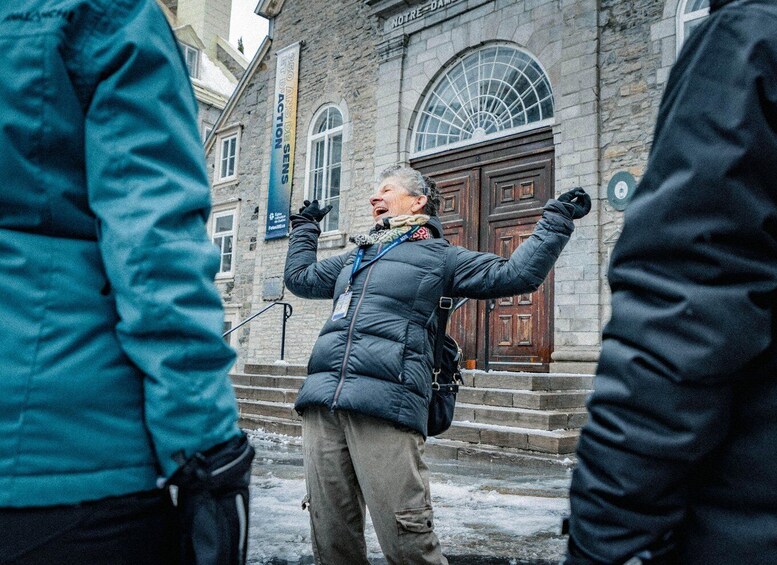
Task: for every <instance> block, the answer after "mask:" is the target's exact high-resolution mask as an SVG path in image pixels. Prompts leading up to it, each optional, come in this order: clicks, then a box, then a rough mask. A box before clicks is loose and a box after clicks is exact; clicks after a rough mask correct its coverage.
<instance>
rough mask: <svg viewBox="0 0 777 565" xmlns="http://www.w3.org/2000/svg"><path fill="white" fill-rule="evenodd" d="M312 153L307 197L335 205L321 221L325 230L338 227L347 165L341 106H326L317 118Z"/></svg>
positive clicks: (322, 228)
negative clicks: (345, 161)
mask: <svg viewBox="0 0 777 565" xmlns="http://www.w3.org/2000/svg"><path fill="white" fill-rule="evenodd" d="M308 155H309V159H308V163H309V165H308V182H307V198H308V199H309V200H313V199H317V200H318V201H319V203H320V205H321V207H322V208H323V207H324V206H326V205H328V204H331V205H332V211H331V212H329V214H327V215H326V216H324V220H323V221H322V222H321V231H325V232H326V231H334V230H337V229H338V227H339V225H340V177H341V173H342V168H343V166H342V164H343V115H342V114H341V113H340V110H339V109H338V108H337V106H327V107H325V108H322V109H321V110H319V112H318V113H317V114H316V116H315V117H314V118H313V127H312V128H311V131H310V137H309V140H308Z"/></svg>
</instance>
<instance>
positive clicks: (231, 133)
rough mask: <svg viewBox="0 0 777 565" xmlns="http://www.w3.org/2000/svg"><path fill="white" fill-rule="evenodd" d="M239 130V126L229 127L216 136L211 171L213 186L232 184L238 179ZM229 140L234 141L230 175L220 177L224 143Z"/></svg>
mask: <svg viewBox="0 0 777 565" xmlns="http://www.w3.org/2000/svg"><path fill="white" fill-rule="evenodd" d="M241 130H242V128H241V126H239V125H236V126H231V127H229V128H225V129H222V130H220V131H219V132H218V134H217V136H216V152H215V160H214V171H213V184H214V185H216V184H221V183H226V182H232V181H235V180H237V178H238V166H239V165H240V137H241ZM231 139H234V140H235V150H234V155H232V158H234V163H233V169H232V174H231V175H224V176H222V169H223V163H224V143H225V142H227V141H230V140H231Z"/></svg>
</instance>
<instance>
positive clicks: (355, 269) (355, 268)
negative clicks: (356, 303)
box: [348, 226, 420, 289]
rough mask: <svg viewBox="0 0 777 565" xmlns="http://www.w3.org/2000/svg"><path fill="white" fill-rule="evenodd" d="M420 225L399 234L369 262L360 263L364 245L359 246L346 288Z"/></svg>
mask: <svg viewBox="0 0 777 565" xmlns="http://www.w3.org/2000/svg"><path fill="white" fill-rule="evenodd" d="M419 227H420V226H414V227H413V229H411V230H410V231H406V232H405V233H403V234H402V235H400V236H399V237H398V238H397V239H395V240H394V241H392V242H391V243H390V244H389V245H387V246H386V247H385V248H383V250H382V251H381V252H380V253H378V254H377V255H376V256H375V257H373V258H372V259H371V260H370V261H369V263H365V264H364V265H362V259H364V247H360V248H359V251H357V252H356V258H355V259H354V260H353V268H352V269H351V278H350V280H349V281H348V288H349V289H350V288H351V285H352V284H353V280H354V279H355V278H356V275H357V274H358V273H359V272H360V271H363V270H364V269H366V268H367V267H369V266H370V265H372V264H373V263H374V262H375V261H377V260H378V259H380V258H381V257H383V256H384V255H385V254H386V253H388V252H389V251H391V250H392V249H394V248H395V247H396V246H397V245H400V244H402V243H405V242H406V241H407V240H408V239H410V238H411V237H413V234H414V233H415V232H417V231H418V228H419Z"/></svg>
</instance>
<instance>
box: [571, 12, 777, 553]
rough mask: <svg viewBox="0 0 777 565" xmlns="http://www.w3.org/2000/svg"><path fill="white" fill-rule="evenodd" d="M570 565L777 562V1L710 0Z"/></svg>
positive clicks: (616, 262) (648, 228) (637, 266)
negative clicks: (708, 11)
mask: <svg viewBox="0 0 777 565" xmlns="http://www.w3.org/2000/svg"><path fill="white" fill-rule="evenodd" d="M609 280H610V285H611V288H612V319H611V320H610V322H609V323H608V324H607V326H606V327H605V330H604V336H603V346H602V352H601V358H600V361H599V367H598V369H597V376H596V379H595V390H594V392H593V395H592V397H591V399H590V401H589V406H588V408H589V411H590V420H589V423H588V424H587V425H586V426H585V428H584V429H583V431H582V436H581V438H580V444H579V447H578V452H577V453H578V459H579V464H578V466H577V468H576V470H575V472H574V475H573V479H572V487H571V509H572V515H571V518H570V523H569V526H570V538H569V552H568V558H567V560H566V563H568V564H588V563H624V562H627V561H628V563H640V562H642V563H681V564H687V565H692V564H696V563H698V564H712V563H714V564H715V565H727V564H739V563H742V564H745V563H746V564H747V565H758V564H767V563H769V564H774V563H777V488H775V478H777V457H775V455H774V453H775V447H776V446H777V378H775V377H776V376H777V4H775V2H774V1H773V0H735V1H724V0H718V1H715V0H713V1H712V2H711V3H710V15H709V17H708V18H707V19H706V21H704V22H703V23H702V24H701V26H700V27H699V29H698V30H697V31H695V32H694V33H693V34H692V35H691V36H690V37H689V38H688V40H687V42H686V44H685V45H684V47H683V49H682V51H681V53H680V55H679V58H678V60H677V63H676V64H675V66H674V68H673V70H672V72H671V74H670V77H669V82H668V84H667V87H666V92H665V94H664V97H663V100H662V103H661V107H660V110H659V115H658V125H657V127H656V131H655V137H654V142H653V147H652V150H651V154H650V158H649V162H648V166H647V170H646V172H645V176H644V178H643V179H642V182H641V183H640V185H639V186H638V188H637V190H636V192H635V194H634V198H633V200H632V201H631V203H630V205H629V208H628V209H627V210H626V217H625V225H624V229H623V234H622V235H621V237H620V239H619V241H618V243H617V245H616V246H615V249H614V252H613V257H612V264H611V266H610V275H609Z"/></svg>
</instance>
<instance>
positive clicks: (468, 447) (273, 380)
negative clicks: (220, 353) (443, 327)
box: [232, 365, 593, 464]
mask: <svg viewBox="0 0 777 565" xmlns="http://www.w3.org/2000/svg"><path fill="white" fill-rule="evenodd" d="M305 374H306V368H305V367H304V366H300V365H246V366H245V367H244V370H243V371H242V372H241V373H235V374H233V375H232V382H233V383H234V388H235V395H236V396H237V398H238V403H239V406H240V425H241V426H242V427H244V428H246V429H262V430H265V431H268V432H272V433H280V434H284V435H290V436H299V435H301V433H302V426H301V418H300V416H299V414H297V412H296V411H295V410H294V401H295V400H296V398H297V390H298V389H299V387H300V385H301V384H302V383H303V382H304V380H305ZM463 379H464V386H462V387H461V389H460V392H459V396H458V400H457V403H456V411H455V413H454V422H453V425H452V426H451V428H450V429H449V430H448V431H447V432H445V433H444V434H442V435H440V436H438V437H436V438H430V441H429V446H430V450H431V452H432V453H436V454H437V455H438V456H439V455H441V454H444V456H446V457H450V456H451V454H453V455H455V457H456V458H477V457H483V458H487V459H489V460H495V459H504V458H506V459H507V460H509V461H512V460H514V459H516V458H518V459H520V458H522V457H528V458H529V459H530V460H532V461H533V460H534V459H537V461H544V462H548V461H550V462H551V463H552V464H556V463H558V462H560V461H565V462H568V461H569V457H567V455H568V454H572V453H574V451H575V447H576V445H577V440H578V437H579V432H580V430H579V428H580V427H581V426H582V425H583V424H584V423H585V421H586V419H587V412H586V410H585V401H586V399H587V397H588V394H589V392H590V391H589V389H590V387H591V386H592V383H593V376H592V375H574V374H561V373H556V374H553V373H551V374H548V373H509V372H489V373H485V372H483V371H464V374H463ZM532 458H534V459H532Z"/></svg>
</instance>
